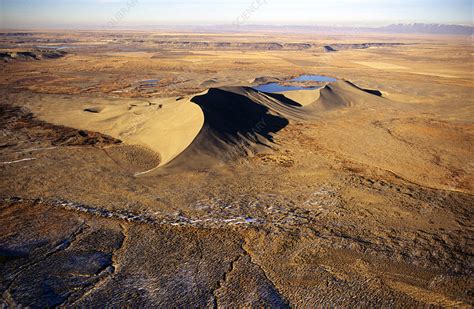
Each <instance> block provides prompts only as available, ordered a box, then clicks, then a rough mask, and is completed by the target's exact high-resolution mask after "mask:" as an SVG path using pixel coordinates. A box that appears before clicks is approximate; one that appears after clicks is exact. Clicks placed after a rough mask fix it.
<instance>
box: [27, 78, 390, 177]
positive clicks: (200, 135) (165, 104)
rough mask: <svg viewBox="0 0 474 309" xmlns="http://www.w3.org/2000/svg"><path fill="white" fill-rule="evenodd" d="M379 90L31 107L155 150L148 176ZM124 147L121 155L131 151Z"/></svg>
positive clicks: (197, 164) (269, 139)
mask: <svg viewBox="0 0 474 309" xmlns="http://www.w3.org/2000/svg"><path fill="white" fill-rule="evenodd" d="M380 95H381V94H380V92H378V91H373V90H365V89H362V88H360V87H358V86H356V85H355V84H353V83H351V82H348V81H338V82H336V83H333V84H328V85H326V86H325V87H323V88H321V89H319V90H301V91H290V92H286V93H273V94H270V93H263V92H259V91H257V90H254V89H253V88H250V87H222V88H211V89H209V90H208V91H205V92H202V93H200V94H197V95H195V96H190V97H188V98H185V99H183V100H178V101H177V100H176V98H167V99H157V100H155V101H154V102H144V101H139V100H124V101H118V102H117V101H113V102H104V101H96V102H93V103H88V104H86V103H81V104H79V105H76V107H75V108H71V104H67V103H64V102H62V103H61V102H58V104H55V106H56V109H55V110H51V109H44V108H41V105H39V106H33V111H34V113H35V114H37V115H38V116H39V117H40V118H42V119H44V120H46V121H49V122H53V123H58V124H61V125H67V126H71V127H76V128H79V129H86V130H91V131H97V132H101V133H105V134H108V135H110V136H113V137H115V138H118V139H121V140H122V141H124V142H125V143H126V144H129V145H139V146H142V147H146V148H148V149H150V150H152V151H154V152H156V153H157V154H158V155H159V162H160V163H159V165H158V166H155V167H154V168H151V169H146V170H145V171H139V172H138V174H143V173H146V172H149V171H152V170H154V169H156V168H157V167H161V166H165V165H167V166H168V167H169V168H176V167H185V168H202V167H206V166H208V165H210V164H215V163H222V162H227V161H232V160H234V159H236V158H238V157H241V156H247V155H251V154H255V153H258V152H260V151H262V150H271V149H273V148H274V145H275V144H274V140H273V136H274V134H276V133H277V132H278V131H280V130H281V129H283V128H284V127H286V126H287V125H288V124H289V123H290V122H292V121H314V120H316V119H318V118H319V117H321V116H322V113H323V112H325V111H330V110H334V109H338V108H348V107H352V106H357V105H364V104H375V105H377V104H381V103H382V104H383V103H384V102H383V101H385V99H382V98H380V97H379V96H380ZM132 150H133V154H130V155H133V156H136V151H137V149H136V148H133V149H132ZM123 151H125V150H124V149H121V151H120V156H119V158H116V159H117V160H121V157H123V156H125V157H126V156H128V155H127V154H123ZM110 153H111V154H114V153H117V152H113V151H112V152H110ZM147 156H149V155H147ZM172 161H173V162H172ZM154 162H157V161H156V160H154ZM143 166H149V164H143Z"/></svg>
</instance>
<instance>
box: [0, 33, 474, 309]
mask: <svg viewBox="0 0 474 309" xmlns="http://www.w3.org/2000/svg"><path fill="white" fill-rule="evenodd" d="M0 47H1V49H0V55H1V56H2V63H1V64H0V73H1V74H0V94H1V96H0V98H1V103H0V104H1V105H0V108H1V115H0V119H1V122H0V129H1V132H2V135H1V137H0V171H1V173H0V177H1V181H0V295H1V297H0V304H1V305H2V307H7V308H8V307H19V306H24V307H32V308H35V307H83V306H84V307H95V306H104V305H106V306H107V307H122V306H126V307H128V306H130V307H156V306H165V307H221V308H226V307H303V308H304V307H315V306H325V307H326V306H338V307H350V306H370V307H392V306H395V307H407V306H409V307H414V306H442V307H471V306H472V305H473V304H474V294H473V288H474V284H473V283H474V282H473V277H472V275H473V259H472V257H473V253H474V252H473V248H474V247H473V219H472V217H473V205H474V196H473V194H474V178H473V177H474V176H473V175H474V159H473V158H474V93H473V91H474V76H473V72H474V70H473V69H474V68H473V65H474V62H473V61H472V56H473V53H474V50H473V46H472V38H471V37H466V36H448V35H444V36H435V35H390V34H371V33H361V34H352V35H342V34H328V35H323V34H310V33H300V34H294V33H293V34H289V33H283V32H282V33H276V32H267V33H264V34H261V33H253V32H249V33H240V32H235V33H219V32H215V33H199V32H178V31H169V32H165V31H154V32H152V31H128V32H127V31H122V32H119V33H114V32H104V31H100V32H99V31H74V32H73V31H32V32H26V31H19V32H8V33H7V32H5V33H2V34H1V35H0ZM307 75H317V76H324V77H330V78H331V79H330V81H309V80H307V79H299V80H297V81H295V80H294V79H295V78H298V77H300V76H307ZM268 83H276V84H279V85H283V86H293V87H296V88H300V90H292V91H284V92H271V93H270V92H264V91H260V90H258V89H259V88H258V86H261V85H265V84H268Z"/></svg>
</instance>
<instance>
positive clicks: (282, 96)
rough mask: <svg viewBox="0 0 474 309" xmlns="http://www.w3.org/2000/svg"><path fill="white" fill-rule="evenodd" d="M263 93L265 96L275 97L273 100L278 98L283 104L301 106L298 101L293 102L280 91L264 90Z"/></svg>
mask: <svg viewBox="0 0 474 309" xmlns="http://www.w3.org/2000/svg"><path fill="white" fill-rule="evenodd" d="M265 94H266V95H267V96H269V97H271V98H273V99H275V100H278V101H280V102H282V103H283V104H285V105H289V106H294V107H302V106H303V105H301V104H300V103H298V102H295V101H293V100H291V99H288V98H287V97H285V95H283V94H281V93H267V92H265Z"/></svg>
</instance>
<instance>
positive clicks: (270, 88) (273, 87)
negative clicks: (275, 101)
mask: <svg viewBox="0 0 474 309" xmlns="http://www.w3.org/2000/svg"><path fill="white" fill-rule="evenodd" d="M319 88H321V87H301V86H283V85H280V84H279V83H270V84H264V85H259V86H256V87H253V89H255V90H258V91H262V92H269V93H274V92H285V91H293V90H314V89H319Z"/></svg>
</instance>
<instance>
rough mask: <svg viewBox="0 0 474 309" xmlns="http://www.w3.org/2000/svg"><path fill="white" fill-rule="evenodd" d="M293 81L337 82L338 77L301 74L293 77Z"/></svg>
mask: <svg viewBox="0 0 474 309" xmlns="http://www.w3.org/2000/svg"><path fill="white" fill-rule="evenodd" d="M291 81H292V82H310V81H311V82H325V83H326V82H327V83H332V82H335V81H336V79H335V78H333V77H327V76H322V75H301V76H300V77H297V78H293V79H292V80H291Z"/></svg>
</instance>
